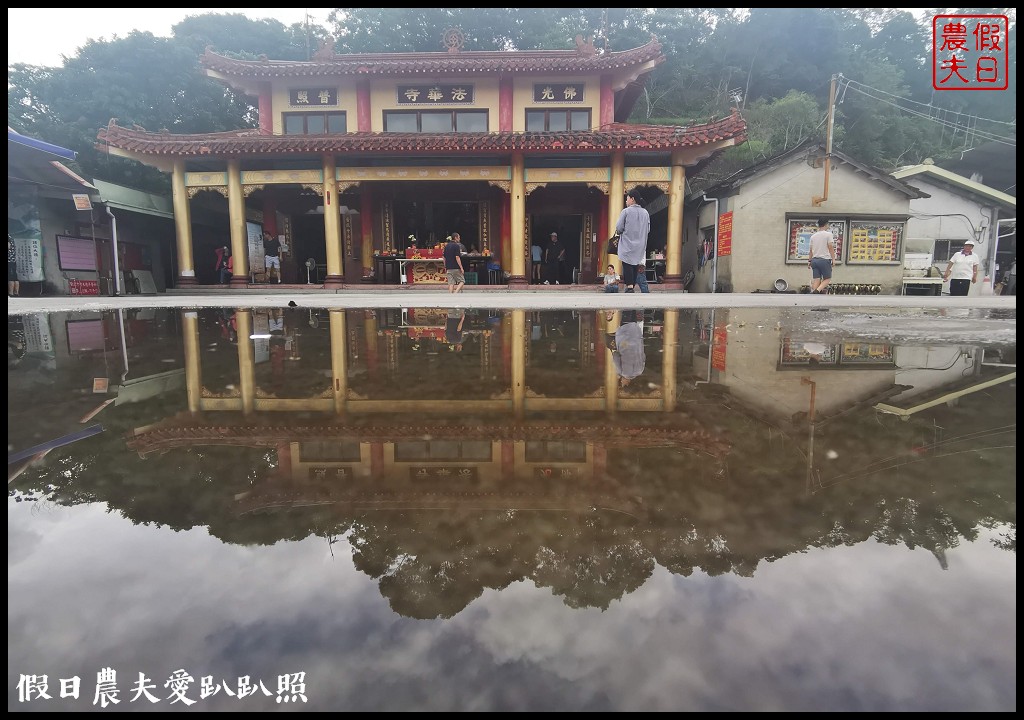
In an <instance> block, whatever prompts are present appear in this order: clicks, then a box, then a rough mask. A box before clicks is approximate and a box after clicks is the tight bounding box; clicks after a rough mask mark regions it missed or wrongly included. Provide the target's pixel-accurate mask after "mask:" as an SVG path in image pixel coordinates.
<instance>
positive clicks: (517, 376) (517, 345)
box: [512, 310, 526, 418]
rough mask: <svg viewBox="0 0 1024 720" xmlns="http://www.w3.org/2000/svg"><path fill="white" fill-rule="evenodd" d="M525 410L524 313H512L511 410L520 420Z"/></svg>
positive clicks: (514, 311) (521, 311) (517, 311)
mask: <svg viewBox="0 0 1024 720" xmlns="http://www.w3.org/2000/svg"><path fill="white" fill-rule="evenodd" d="M525 408H526V311H525V310H513V311H512V410H513V411H514V412H515V416H516V418H522V416H523V411H524V410H525Z"/></svg>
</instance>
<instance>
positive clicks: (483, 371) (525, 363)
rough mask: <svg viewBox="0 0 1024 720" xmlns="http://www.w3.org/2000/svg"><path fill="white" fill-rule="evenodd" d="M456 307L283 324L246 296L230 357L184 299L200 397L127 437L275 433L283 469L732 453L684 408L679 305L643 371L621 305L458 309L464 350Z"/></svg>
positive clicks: (590, 474) (314, 474) (191, 394)
mask: <svg viewBox="0 0 1024 720" xmlns="http://www.w3.org/2000/svg"><path fill="white" fill-rule="evenodd" d="M320 315H326V317H324V318H321V317H320ZM447 315H448V311H445V310H431V309H427V310H423V309H417V310H401V311H399V310H395V311H386V310H385V311H379V312H378V311H361V310H360V311H345V310H332V311H330V312H324V313H317V312H316V311H310V313H309V318H308V320H307V318H306V315H305V314H304V313H302V312H298V311H296V312H294V313H291V317H290V320H291V321H292V322H291V324H289V325H285V324H284V323H283V322H282V321H281V320H280V319H277V318H280V317H283V313H281V312H280V311H270V312H253V311H249V310H239V311H237V312H233V313H232V314H231V318H230V320H229V321H228V322H230V323H231V324H232V328H233V330H234V332H235V338H236V339H235V340H234V342H233V344H232V345H230V347H231V348H233V349H234V350H235V357H231V356H230V355H231V353H228V355H227V356H226V357H225V356H224V355H223V354H220V353H217V354H213V353H205V354H204V353H203V352H202V350H201V348H204V347H209V346H210V345H211V344H215V343H216V338H215V337H206V334H208V333H210V332H211V330H216V328H211V327H206V328H201V327H200V322H199V316H198V314H196V313H186V314H185V315H184V318H183V328H184V330H183V332H184V348H185V376H186V382H185V384H186V388H187V398H188V410H189V413H188V414H186V415H182V416H181V417H178V418H175V419H172V420H168V421H166V422H163V423H158V424H157V425H155V426H151V427H147V428H142V429H139V430H138V431H137V433H136V435H135V437H134V438H133V439H132V441H131V445H132V447H133V448H135V449H137V450H138V451H139V453H140V454H143V455H145V454H148V453H150V452H153V451H156V450H160V451H163V450H166V449H168V448H171V447H189V446H194V445H203V444H226V445H244V446H263V447H273V448H275V449H276V451H277V458H278V473H277V476H278V478H288V480H289V481H290V482H296V483H300V482H318V483H322V482H324V481H326V480H332V481H337V482H339V483H342V484H343V483H344V482H345V481H347V480H353V479H362V478H371V479H373V480H375V481H379V480H381V479H382V478H388V479H389V480H392V481H397V480H402V481H408V482H411V483H415V482H417V481H425V482H429V481H439V480H443V481H445V482H446V483H470V484H476V483H481V482H483V483H488V482H496V481H499V480H500V481H504V482H507V481H511V480H532V479H558V480H559V481H563V482H565V481H580V480H588V481H590V480H593V479H595V478H600V477H602V476H603V474H604V472H605V465H606V462H607V454H608V452H609V450H611V449H614V448H645V447H675V448H690V449H692V450H693V452H695V453H698V454H702V455H703V456H705V457H710V458H712V459H717V460H718V461H722V460H723V459H724V456H725V454H726V453H727V451H728V442H727V441H726V440H725V439H724V438H723V437H720V436H718V435H716V434H715V433H711V432H708V431H707V430H705V429H704V428H702V427H700V426H699V425H698V424H697V423H695V422H694V421H692V420H690V419H688V418H683V417H679V416H678V415H676V414H675V413H674V411H675V409H676V398H677V391H676V379H677V377H678V372H677V369H676V357H677V352H676V347H677V341H676V333H677V329H678V325H679V317H678V315H679V311H677V310H665V311H659V312H658V313H657V317H655V316H654V315H653V314H652V315H651V322H649V323H645V324H646V328H643V329H639V328H638V329H639V330H640V332H644V330H646V332H647V333H648V338H647V341H646V343H645V344H651V345H652V346H661V347H663V348H666V350H665V351H661V350H660V348H659V351H658V352H657V353H654V354H652V356H653V357H654V358H657V362H656V363H654V362H652V363H645V368H644V370H645V372H644V373H642V375H641V377H640V378H638V381H637V382H633V383H624V382H623V381H621V379H620V374H619V373H618V372H617V369H616V368H617V367H618V366H617V365H616V364H615V363H614V362H613V355H614V353H613V352H612V351H610V350H608V349H606V347H605V343H606V342H607V340H605V339H604V338H605V337H606V336H608V337H614V332H615V330H616V329H617V327H618V326H621V324H622V323H621V317H618V316H617V314H614V313H609V314H607V315H605V314H603V313H602V314H598V315H594V314H578V313H573V312H568V311H566V312H552V313H545V314H544V317H541V316H540V315H539V314H533V315H530V316H528V313H526V312H524V311H512V312H509V313H506V314H501V315H499V314H493V315H492V314H485V313H481V314H478V315H474V316H473V317H472V318H471V319H470V320H469V321H468V322H467V321H466V320H465V319H463V318H461V317H460V318H459V319H460V320H461V321H462V330H461V331H460V336H459V341H460V342H459V345H460V347H459V349H458V351H456V349H455V348H454V346H453V344H451V343H449V342H447V340H446V323H447V322H448V320H449V318H448V317H447ZM630 319H631V320H632V321H634V322H635V321H636V316H634V315H632V314H630ZM296 321H299V322H302V324H303V325H307V326H308V328H307V327H303V328H301V332H300V331H299V328H298V327H297V324H298V323H297V322H296ZM275 323H276V324H277V325H278V326H279V327H278V328H277V329H271V328H272V327H274V326H275ZM638 324H639V323H638ZM309 328H312V330H310V329H309ZM237 338H243V339H244V338H250V339H251V342H245V341H244V340H243V341H237ZM295 361H297V362H295ZM622 413H626V414H635V413H640V414H642V415H644V420H643V421H636V422H634V421H632V420H628V419H623V418H621V417H619V415H620V414H622ZM651 416H654V417H653V418H652V417H651ZM296 417H299V418H301V420H298V421H297V420H296V419H295V418H296ZM335 489H336V490H337V489H338V488H335ZM333 496H336V493H332V497H333ZM376 497H378V500H376V501H374V502H377V503H378V504H382V503H383V502H384V501H383V500H380V499H379V497H380V496H379V493H378V494H377V495H376ZM460 497H467V494H466V493H462V494H461V495H460ZM352 499H353V500H354V498H352ZM367 502H368V501H367ZM489 502H491V503H492V504H493V500H492V501H489ZM527 504H529V502H528V503H527ZM513 505H515V503H513Z"/></svg>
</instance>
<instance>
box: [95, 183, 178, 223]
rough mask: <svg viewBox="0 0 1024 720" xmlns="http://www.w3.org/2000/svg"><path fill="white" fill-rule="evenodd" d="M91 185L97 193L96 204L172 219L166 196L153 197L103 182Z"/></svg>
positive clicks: (168, 200)
mask: <svg viewBox="0 0 1024 720" xmlns="http://www.w3.org/2000/svg"><path fill="white" fill-rule="evenodd" d="M93 183H94V184H95V185H96V189H97V190H98V191H99V199H98V200H97V202H101V203H106V204H107V205H109V206H110V207H111V208H114V209H120V210H128V211H130V212H137V213H143V214H146V215H156V216H157V217H162V218H169V219H174V206H173V205H172V204H171V199H170V198H169V197H167V196H166V195H154V194H153V193H148V192H143V191H141V190H133V189H132V188H129V187H125V186H123V185H115V184H114V183H109V182H105V181H103V180H93Z"/></svg>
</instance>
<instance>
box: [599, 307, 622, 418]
mask: <svg viewBox="0 0 1024 720" xmlns="http://www.w3.org/2000/svg"><path fill="white" fill-rule="evenodd" d="M613 317H614V318H615V319H613V320H611V321H609V320H606V319H605V318H604V316H602V317H601V322H602V323H603V324H604V332H605V334H609V333H614V332H615V329H616V328H617V327H618V322H617V320H618V318H617V313H616V316H613ZM605 353H606V357H605V364H604V409H605V410H607V411H608V412H609V413H614V412H615V411H616V410H617V409H618V406H619V373H618V371H617V370H616V369H615V361H614V360H613V359H612V351H611V348H609V347H607V346H606V347H605Z"/></svg>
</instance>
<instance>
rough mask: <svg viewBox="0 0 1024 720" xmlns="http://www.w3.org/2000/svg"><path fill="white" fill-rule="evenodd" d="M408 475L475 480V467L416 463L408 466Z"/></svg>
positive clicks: (429, 478) (423, 478)
mask: <svg viewBox="0 0 1024 720" xmlns="http://www.w3.org/2000/svg"><path fill="white" fill-rule="evenodd" d="M409 477H410V478H411V479H413V480H456V479H457V480H476V479H477V469H476V468H475V467H459V466H451V465H430V466H419V465H417V466H413V467H410V468H409Z"/></svg>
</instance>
